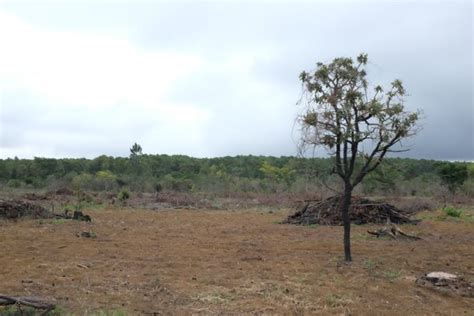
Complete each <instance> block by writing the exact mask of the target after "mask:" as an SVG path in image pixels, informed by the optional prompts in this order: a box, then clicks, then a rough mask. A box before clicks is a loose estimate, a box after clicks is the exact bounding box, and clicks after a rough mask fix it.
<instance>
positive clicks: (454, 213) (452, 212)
mask: <svg viewBox="0 0 474 316" xmlns="http://www.w3.org/2000/svg"><path fill="white" fill-rule="evenodd" d="M443 212H444V214H445V215H446V216H450V217H461V215H462V210H460V209H457V208H455V207H452V206H446V207H445V208H443Z"/></svg>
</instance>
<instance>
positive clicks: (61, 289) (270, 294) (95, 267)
mask: <svg viewBox="0 0 474 316" xmlns="http://www.w3.org/2000/svg"><path fill="white" fill-rule="evenodd" d="M84 211H85V212H86V213H87V214H90V215H91V216H92V218H93V222H92V223H85V222H78V221H67V220H48V219H47V220H33V219H24V220H19V221H17V222H12V221H0V246H1V249H2V252H1V256H0V276H1V282H0V293H2V294H10V295H18V296H26V295H32V296H38V297H41V298H46V299H50V300H52V301H54V302H55V303H56V304H57V305H59V306H60V308H61V309H62V310H64V311H67V312H69V313H74V314H77V315H84V314H92V313H94V312H97V311H99V310H102V311H114V310H115V311H117V310H119V311H123V312H126V313H128V314H130V315H137V314H148V315H152V314H153V313H158V314H160V313H164V314H169V313H173V314H176V313H178V314H220V313H223V314H232V313H234V314H237V313H238V314H318V313H319V314H344V313H346V314H352V315H361V314H364V315H468V314H470V313H472V310H473V306H474V300H473V299H472V298H467V297H462V296H459V295H455V294H450V293H439V292H437V291H433V290H430V289H426V288H423V287H419V286H417V285H416V284H415V280H416V278H417V277H418V276H420V275H422V274H423V273H426V272H430V271H446V272H450V273H455V274H457V275H460V276H462V277H463V278H464V279H465V280H469V281H471V282H472V281H473V278H474V247H473V245H474V224H473V223H472V222H462V221H460V222H453V221H446V220H444V221H440V220H435V219H431V220H430V219H428V220H424V221H423V222H422V223H420V224H419V225H417V226H412V225H406V226H403V230H404V231H406V232H408V233H413V234H418V235H419V236H421V237H422V238H423V240H420V241H406V242H405V241H392V240H384V239H376V238H372V237H369V236H368V234H367V233H366V231H367V229H375V228H378V227H379V226H374V225H362V226H353V234H352V236H353V244H352V245H353V257H354V262H353V263H352V264H351V265H345V264H343V263H342V262H341V254H342V228H341V227H327V226H316V227H311V226H310V227H302V226H295V225H282V224H277V223H278V222H281V221H282V220H283V219H285V218H286V216H287V215H288V214H289V213H290V210H287V211H274V212H269V209H253V210H238V211H232V210H226V211H212V210H164V211H151V210H132V209H105V210H84ZM82 231H89V232H90V231H92V232H94V234H95V235H96V236H97V237H96V238H83V237H77V236H76V234H78V233H80V232H82Z"/></svg>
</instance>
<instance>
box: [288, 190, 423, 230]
mask: <svg viewBox="0 0 474 316" xmlns="http://www.w3.org/2000/svg"><path fill="white" fill-rule="evenodd" d="M340 201H341V197H340V196H333V197H330V198H327V199H324V200H316V201H309V202H307V203H306V204H305V205H304V206H303V207H302V208H301V209H300V210H299V211H297V212H296V213H294V214H293V215H290V216H288V218H287V219H286V220H285V221H284V223H287V224H297V225H312V224H319V225H342V213H341V211H340ZM349 216H350V220H351V222H352V223H354V224H358V225H360V224H367V223H376V224H382V223H385V222H387V220H390V221H391V222H392V223H397V224H401V223H416V222H417V221H416V220H412V219H410V218H409V217H408V214H407V213H405V212H404V211H403V210H400V209H397V208H396V207H395V206H393V205H391V204H388V203H381V202H375V201H371V200H368V199H365V198H361V197H353V198H352V200H351V206H350V210H349Z"/></svg>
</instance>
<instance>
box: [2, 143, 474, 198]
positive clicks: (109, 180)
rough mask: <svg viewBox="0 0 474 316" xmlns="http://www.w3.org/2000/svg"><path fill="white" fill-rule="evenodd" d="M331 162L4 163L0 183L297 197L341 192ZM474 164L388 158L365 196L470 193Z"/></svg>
mask: <svg viewBox="0 0 474 316" xmlns="http://www.w3.org/2000/svg"><path fill="white" fill-rule="evenodd" d="M332 166H333V158H300V157H293V156H287V157H271V156H252V155H248V156H235V157H219V158H193V157H189V156H183V155H148V154H142V153H141V148H140V151H138V152H134V153H131V155H130V157H111V156H105V155H102V156H99V157H97V158H94V159H85V158H80V159H69V158H65V159H53V158H40V157H35V158H34V159H18V158H13V159H1V160H0V186H2V187H6V188H14V189H15V188H26V189H54V188H58V187H69V188H71V189H75V190H94V191H114V190H117V189H120V188H121V187H127V188H129V189H130V190H132V191H143V192H156V191H161V190H168V191H187V192H190V191H207V192H226V191H238V192H279V191H292V192H301V191H307V192H310V191H311V190H317V189H318V187H323V186H325V187H333V188H334V189H336V190H337V189H338V187H337V186H338V181H337V178H336V175H335V174H334V173H333V172H332V171H333V170H332ZM473 178H474V164H472V163H461V162H459V163H452V162H440V161H435V160H424V159H421V160H417V159H407V158H404V159H402V158H388V159H386V160H385V161H384V163H383V164H382V166H381V167H380V168H379V169H377V170H375V171H374V172H373V173H371V174H369V175H368V176H367V179H366V180H365V182H364V184H363V192H364V193H368V194H372V193H397V190H398V191H400V190H402V191H403V192H399V193H401V194H409V195H430V194H436V192H430V191H429V190H430V189H432V190H434V189H435V187H434V186H435V185H439V186H444V187H446V188H447V189H449V190H450V191H452V192H455V191H457V190H459V189H461V190H464V191H466V190H467V191H469V190H472V188H471V187H472V185H471V182H472V181H474V180H473Z"/></svg>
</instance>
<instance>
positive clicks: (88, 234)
mask: <svg viewBox="0 0 474 316" xmlns="http://www.w3.org/2000/svg"><path fill="white" fill-rule="evenodd" d="M76 236H77V237H84V238H96V237H97V235H96V234H95V233H94V232H92V231H90V232H88V231H84V232H80V233H77V234H76Z"/></svg>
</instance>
